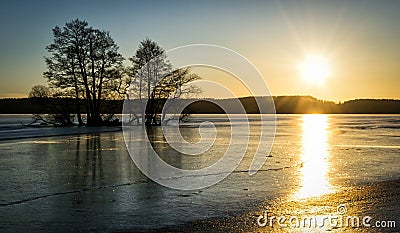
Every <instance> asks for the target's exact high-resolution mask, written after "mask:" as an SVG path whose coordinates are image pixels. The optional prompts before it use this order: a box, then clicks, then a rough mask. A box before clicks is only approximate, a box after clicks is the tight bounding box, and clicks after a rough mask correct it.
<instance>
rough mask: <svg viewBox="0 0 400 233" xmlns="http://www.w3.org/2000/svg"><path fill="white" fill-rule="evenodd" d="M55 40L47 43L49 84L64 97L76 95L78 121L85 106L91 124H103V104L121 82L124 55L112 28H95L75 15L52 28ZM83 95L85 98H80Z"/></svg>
mask: <svg viewBox="0 0 400 233" xmlns="http://www.w3.org/2000/svg"><path fill="white" fill-rule="evenodd" d="M53 36H54V41H53V43H52V44H50V45H49V46H47V47H46V49H47V51H48V52H49V53H50V54H51V56H50V57H46V58H45V61H46V64H47V69H48V70H47V71H46V72H44V76H45V77H46V78H47V80H48V83H49V85H50V87H52V88H56V89H57V91H58V93H63V94H62V95H64V96H65V97H73V98H75V104H76V113H77V116H78V121H79V123H80V124H82V123H83V122H82V119H81V112H80V106H81V103H82V102H83V105H84V107H85V110H86V115H87V117H86V118H87V124H88V125H101V124H102V122H103V120H102V118H101V104H102V102H103V100H104V99H105V98H107V97H109V96H112V95H111V94H110V93H109V92H110V91H116V90H115V86H118V85H119V84H118V83H119V82H122V81H123V80H122V74H121V73H122V72H123V71H122V61H123V57H122V55H121V54H119V52H118V49H119V48H118V46H117V44H116V43H115V42H114V40H113V39H112V38H111V36H110V34H109V32H107V31H104V30H99V29H94V28H92V27H89V26H88V23H87V22H86V21H81V20H79V19H75V20H73V21H71V22H69V23H66V24H65V26H64V27H63V28H60V27H58V26H56V27H55V28H54V29H53ZM81 99H83V100H84V101H81Z"/></svg>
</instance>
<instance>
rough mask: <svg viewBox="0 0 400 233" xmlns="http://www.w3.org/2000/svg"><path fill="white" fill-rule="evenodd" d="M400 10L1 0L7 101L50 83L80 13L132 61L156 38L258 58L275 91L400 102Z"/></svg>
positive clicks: (353, 5)
mask: <svg viewBox="0 0 400 233" xmlns="http://www.w3.org/2000/svg"><path fill="white" fill-rule="evenodd" d="M399 12H400V1H396V0H393V1H375V0H370V1H367V0H362V1H361V0H360V1H349V0H343V1H334V0H327V1H301V0H293V1H278V0H275V1H251V2H250V1H89V0H86V1H18V0H15V1H1V3H0V31H1V37H0V51H1V56H0V79H1V86H0V97H23V96H26V95H27V93H28V92H29V90H30V88H31V87H32V86H33V85H35V84H45V83H46V80H45V79H44V78H43V77H42V73H43V71H45V70H46V66H45V63H44V59H43V56H47V55H48V54H47V53H46V50H45V46H46V45H49V44H50V43H51V42H52V39H53V38H52V31H51V29H52V28H54V27H55V26H56V25H59V26H63V25H64V24H65V23H66V22H68V21H71V20H72V19H75V18H79V19H82V20H86V21H88V23H89V24H90V25H92V26H94V27H97V28H101V29H105V30H108V31H110V33H111V35H112V37H113V38H114V39H115V41H116V42H117V43H118V45H119V46H120V52H121V53H122V54H123V55H124V57H125V58H128V57H131V56H132V55H133V54H134V52H135V50H136V49H137V47H138V43H139V41H140V40H143V39H144V38H145V37H146V36H148V37H150V38H151V39H153V40H155V41H156V42H157V43H159V44H160V45H161V46H162V47H163V48H164V49H166V50H169V49H172V48H175V47H178V46H183V45H187V44H193V43H206V44H215V45H220V46H223V47H227V48H229V49H232V50H234V51H236V52H238V53H240V54H242V55H243V56H244V57H246V58H247V59H249V60H250V61H251V62H252V63H254V65H255V66H256V67H257V68H258V70H259V71H260V72H261V74H262V75H263V76H264V78H265V79H266V81H267V83H268V85H269V87H270V91H271V93H272V94H273V95H312V96H315V97H317V98H320V99H325V100H333V101H344V100H348V99H355V98H395V99H400V91H399V86H400V44H399V42H400V26H399V23H400V14H399ZM314 55H317V56H320V57H322V58H323V59H324V62H326V63H327V65H328V66H329V75H326V77H324V80H321V82H319V81H318V82H316V81H315V82H314V81H311V82H310V80H308V81H307V80H306V79H305V78H304V77H302V76H304V74H302V72H301V71H299V65H300V64H302V63H304V61H305V60H306V59H307V57H309V56H314ZM126 64H129V63H126ZM211 73H212V72H211ZM211 73H210V74H211ZM218 73H219V72H215V75H217V74H218ZM303 73H304V72H303ZM221 75H224V74H221ZM205 94H206V95H209V96H213V97H223V96H221V93H218V92H217V91H213V90H205ZM239 94H243V95H245V94H246V93H245V92H242V93H240V90H239Z"/></svg>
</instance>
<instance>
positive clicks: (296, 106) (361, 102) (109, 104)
mask: <svg viewBox="0 0 400 233" xmlns="http://www.w3.org/2000/svg"><path fill="white" fill-rule="evenodd" d="M256 98H265V97H256ZM239 100H240V102H241V103H242V105H243V106H244V109H245V110H246V112H247V113H250V114H257V113H259V110H258V107H257V103H256V99H255V98H254V97H244V98H240V99H239ZM273 100H274V103H275V108H276V113H278V114H302V113H332V114H333V113H338V114H345V113H349V114H368V113H370V114H391V113H392V114H393V113H397V114H400V100H390V99H356V100H350V101H346V102H343V103H334V102H332V101H324V100H319V99H316V98H314V97H311V96H277V97H273ZM74 101H75V100H73V99H57V100H53V101H52V103H53V104H54V103H55V102H56V103H59V104H60V105H63V106H65V108H66V109H70V111H69V112H70V113H71V114H72V113H74V112H75V111H76V106H75V102H74ZM178 101H183V102H184V101H185V100H178ZM213 101H214V102H216V103H217V104H218V103H222V104H221V105H229V104H230V103H231V102H232V104H233V103H234V102H235V101H234V100H232V99H221V100H215V99H214V100H213ZM217 104H214V103H210V102H209V101H208V100H207V99H199V100H198V101H196V102H194V103H192V104H190V105H189V106H188V107H186V109H185V112H186V113H191V114H221V113H223V110H222V109H221V108H220V107H218V106H217ZM122 106H123V101H122V100H106V101H104V102H103V104H102V108H101V109H102V110H101V111H102V113H115V114H120V113H122ZM81 111H82V113H85V109H81ZM238 112H239V111H238ZM34 113H35V114H46V113H56V112H52V108H51V106H45V105H43V104H41V103H40V102H38V101H37V100H32V99H29V98H22V99H0V114H34Z"/></svg>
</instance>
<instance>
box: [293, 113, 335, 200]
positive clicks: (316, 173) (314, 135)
mask: <svg viewBox="0 0 400 233" xmlns="http://www.w3.org/2000/svg"><path fill="white" fill-rule="evenodd" d="M302 125H303V134H302V138H303V141H302V144H303V153H302V155H301V159H302V161H303V167H302V169H301V173H302V180H301V188H300V190H298V192H297V193H296V194H295V196H296V197H298V198H308V197H315V196H320V195H323V194H326V193H329V192H330V191H331V186H330V184H329V180H328V172H329V162H328V160H329V152H328V150H329V149H328V147H329V144H328V127H329V121H328V118H327V116H326V115H320V114H309V115H304V116H303V124H302Z"/></svg>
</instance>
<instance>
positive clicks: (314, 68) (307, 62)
mask: <svg viewBox="0 0 400 233" xmlns="http://www.w3.org/2000/svg"><path fill="white" fill-rule="evenodd" d="M298 69H299V72H300V75H301V77H302V78H303V79H304V80H305V81H306V82H308V83H309V84H322V83H323V82H324V81H325V79H326V78H327V77H328V76H329V75H330V73H331V70H330V66H329V62H328V60H327V59H326V58H325V57H324V56H321V55H308V56H306V57H305V59H304V61H303V62H302V63H300V64H299V67H298Z"/></svg>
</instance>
